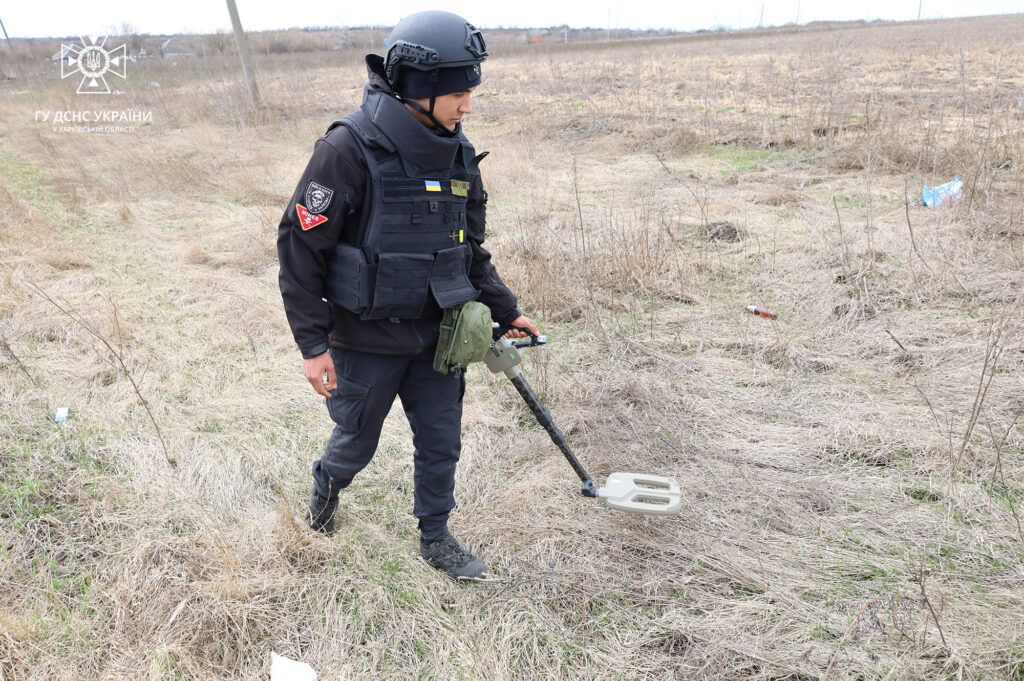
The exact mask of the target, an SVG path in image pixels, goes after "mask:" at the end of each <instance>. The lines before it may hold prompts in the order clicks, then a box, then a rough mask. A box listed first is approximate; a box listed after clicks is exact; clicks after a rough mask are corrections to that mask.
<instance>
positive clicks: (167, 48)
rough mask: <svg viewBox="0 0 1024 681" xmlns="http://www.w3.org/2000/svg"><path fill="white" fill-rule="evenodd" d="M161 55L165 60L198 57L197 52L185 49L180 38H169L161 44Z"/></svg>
mask: <svg viewBox="0 0 1024 681" xmlns="http://www.w3.org/2000/svg"><path fill="white" fill-rule="evenodd" d="M160 54H161V55H163V57H164V59H183V58H186V57H194V56H196V55H195V52H193V51H192V50H190V49H189V48H187V47H185V46H184V45H183V44H182V43H181V40H180V39H178V38H168V39H167V40H165V41H163V42H162V43H160Z"/></svg>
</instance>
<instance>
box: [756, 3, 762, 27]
mask: <svg viewBox="0 0 1024 681" xmlns="http://www.w3.org/2000/svg"><path fill="white" fill-rule="evenodd" d="M757 27H758V28H764V3H763V2H762V3H761V18H760V19H758V20H757Z"/></svg>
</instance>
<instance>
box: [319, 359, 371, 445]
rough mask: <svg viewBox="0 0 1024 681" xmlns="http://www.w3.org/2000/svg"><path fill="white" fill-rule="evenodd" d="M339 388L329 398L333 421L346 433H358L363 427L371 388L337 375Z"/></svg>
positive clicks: (328, 406)
mask: <svg viewBox="0 0 1024 681" xmlns="http://www.w3.org/2000/svg"><path fill="white" fill-rule="evenodd" d="M337 377H338V387H337V388H335V389H334V390H332V391H331V396H330V397H328V398H327V412H328V413H329V414H330V415H331V420H332V421H334V422H335V423H337V424H338V426H340V427H341V429H342V430H343V431H345V432H346V433H357V432H359V429H360V428H362V427H363V411H364V408H365V406H366V396H367V395H368V394H369V393H370V386H368V385H366V384H364V383H360V382H359V381H353V380H352V379H350V378H345V377H344V376H342V375H341V374H337Z"/></svg>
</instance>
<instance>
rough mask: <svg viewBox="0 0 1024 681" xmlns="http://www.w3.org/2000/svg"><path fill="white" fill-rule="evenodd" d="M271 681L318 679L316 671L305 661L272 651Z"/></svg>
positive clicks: (308, 680)
mask: <svg viewBox="0 0 1024 681" xmlns="http://www.w3.org/2000/svg"><path fill="white" fill-rule="evenodd" d="M270 681H316V672H315V671H314V670H313V668H312V667H310V666H309V665H308V664H306V663H305V662H296V661H295V660H289V659H288V658H287V657H285V656H284V655H278V654H277V653H275V652H271V653H270Z"/></svg>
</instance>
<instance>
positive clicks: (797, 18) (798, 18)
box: [796, 0, 800, 26]
mask: <svg viewBox="0 0 1024 681" xmlns="http://www.w3.org/2000/svg"><path fill="white" fill-rule="evenodd" d="M796 25H797V26H799V25H800V0H796Z"/></svg>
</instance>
